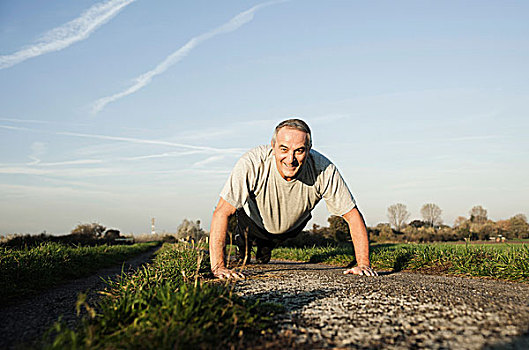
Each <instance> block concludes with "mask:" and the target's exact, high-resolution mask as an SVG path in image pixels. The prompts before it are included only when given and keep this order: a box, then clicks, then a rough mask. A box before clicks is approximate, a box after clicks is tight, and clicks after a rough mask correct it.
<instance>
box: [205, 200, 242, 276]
mask: <svg viewBox="0 0 529 350" xmlns="http://www.w3.org/2000/svg"><path fill="white" fill-rule="evenodd" d="M235 210H236V209H235V207H234V206H233V205H231V204H230V203H228V202H226V201H225V200H224V199H223V198H222V197H221V198H220V200H219V203H218V204H217V207H216V208H215V211H214V212H213V218H212V219H211V229H210V233H209V258H210V262H211V272H213V274H214V275H215V277H218V278H220V279H224V278H244V275H243V274H241V273H237V272H235V271H233V270H230V269H227V268H226V263H225V261H224V247H225V246H226V232H227V230H228V217H229V216H230V215H232V214H234V213H235Z"/></svg>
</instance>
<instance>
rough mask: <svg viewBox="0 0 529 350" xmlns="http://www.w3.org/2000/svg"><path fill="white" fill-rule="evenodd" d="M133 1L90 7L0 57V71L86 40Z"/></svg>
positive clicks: (114, 1)
mask: <svg viewBox="0 0 529 350" xmlns="http://www.w3.org/2000/svg"><path fill="white" fill-rule="evenodd" d="M134 1H136V0H109V1H107V2H104V3H99V4H96V5H94V6H92V7H90V8H89V9H88V10H86V11H85V12H83V13H82V14H81V16H79V17H77V18H76V19H74V20H72V21H70V22H68V23H65V24H63V25H62V26H60V27H57V28H54V29H52V30H50V31H49V32H47V33H45V34H44V35H43V36H42V37H41V38H40V40H39V41H38V42H37V43H35V44H33V45H31V46H28V47H26V48H24V49H22V50H20V51H17V52H15V53H13V54H11V55H4V56H0V69H3V68H8V67H11V66H14V65H15V64H18V63H20V62H23V61H25V60H27V59H29V58H32V57H37V56H40V55H43V54H45V53H48V52H53V51H59V50H62V49H64V48H66V47H68V46H70V45H72V44H74V43H76V42H78V41H81V40H84V39H86V38H88V37H89V36H90V34H92V33H93V32H94V31H95V30H96V29H97V28H99V27H100V26H102V25H103V24H105V23H106V22H108V21H109V20H110V19H112V18H113V17H114V16H116V15H117V14H118V13H119V11H121V10H122V9H123V8H124V7H125V6H127V5H129V4H130V3H132V2H134Z"/></svg>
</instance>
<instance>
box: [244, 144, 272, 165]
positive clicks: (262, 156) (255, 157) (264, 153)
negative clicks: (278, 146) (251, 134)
mask: <svg viewBox="0 0 529 350" xmlns="http://www.w3.org/2000/svg"><path fill="white" fill-rule="evenodd" d="M271 156H272V147H270V146H269V145H261V146H257V147H254V148H252V149H250V150H249V151H247V152H246V153H245V154H243V155H242V157H241V159H244V160H245V161H247V162H249V163H251V164H261V163H264V162H266V161H267V159H270V157H271Z"/></svg>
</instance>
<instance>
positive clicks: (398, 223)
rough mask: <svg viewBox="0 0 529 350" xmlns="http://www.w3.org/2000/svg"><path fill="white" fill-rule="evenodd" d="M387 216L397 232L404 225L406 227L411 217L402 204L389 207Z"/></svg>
mask: <svg viewBox="0 0 529 350" xmlns="http://www.w3.org/2000/svg"><path fill="white" fill-rule="evenodd" d="M387 215H388V219H389V223H390V224H391V225H393V226H394V227H395V229H396V230H397V231H400V230H401V229H402V228H403V227H404V225H406V221H407V220H408V218H409V217H410V213H409V212H408V209H406V206H405V205H404V204H402V203H397V204H393V205H390V206H389V207H388V213H387Z"/></svg>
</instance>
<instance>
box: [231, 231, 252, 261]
mask: <svg viewBox="0 0 529 350" xmlns="http://www.w3.org/2000/svg"><path fill="white" fill-rule="evenodd" d="M234 243H235V245H236V246H237V253H236V255H235V259H236V261H237V262H238V263H242V264H246V263H249V262H250V260H251V253H252V241H251V240H250V237H248V229H247V228H246V229H240V228H239V226H237V233H236V234H235V237H234Z"/></svg>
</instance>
